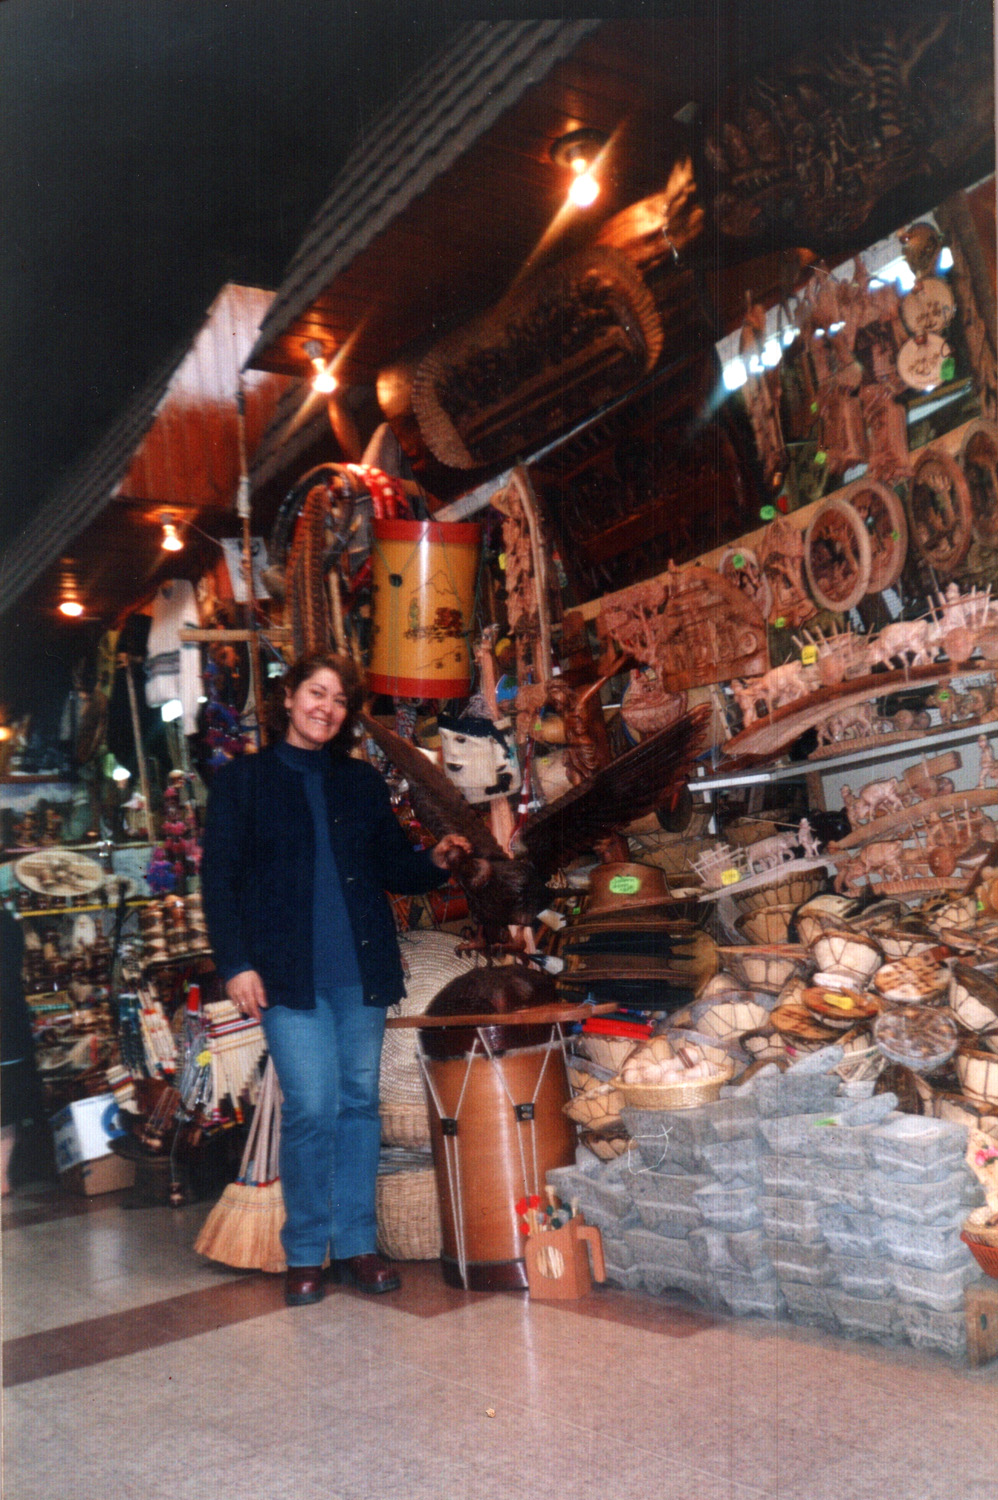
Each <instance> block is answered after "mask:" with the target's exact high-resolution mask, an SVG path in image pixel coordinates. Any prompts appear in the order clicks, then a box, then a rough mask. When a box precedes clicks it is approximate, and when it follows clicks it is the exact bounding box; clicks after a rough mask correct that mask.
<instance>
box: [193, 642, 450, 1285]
mask: <svg viewBox="0 0 998 1500" xmlns="http://www.w3.org/2000/svg"><path fill="white" fill-rule="evenodd" d="M282 686H283V712H282V713H281V714H280V718H281V719H283V738H282V739H280V740H279V741H278V742H277V743H273V744H272V745H271V746H269V747H268V748H267V749H266V750H263V751H261V752H260V754H258V755H246V756H242V757H239V758H238V759H236V760H233V761H230V762H229V764H228V765H226V766H223V767H222V768H221V769H220V770H219V771H218V772H217V773H216V775H215V777H214V780H213V782H212V786H211V794H210V796H209V799H208V811H207V819H206V827H205V847H204V864H203V871H202V887H203V895H204V908H205V914H206V917H207V921H208V930H209V933H210V935H211V941H212V947H213V949H214V954H215V962H216V966H217V968H218V971H219V973H220V975H221V978H222V980H223V981H224V983H225V989H226V993H227V995H228V996H229V998H230V999H231V1000H232V1002H233V1003H234V1004H235V1005H236V1006H238V1008H239V1009H240V1010H241V1011H242V1012H243V1014H244V1015H247V1016H252V1017H253V1019H254V1020H258V1021H259V1022H260V1024H261V1025H262V1027H263V1030H264V1034H265V1036H266V1039H267V1045H268V1047H269V1049H270V1053H271V1056H272V1057H273V1059H274V1066H275V1068H276V1069H277V1077H278V1080H279V1081H280V1085H281V1090H282V1093H283V1095H284V1107H283V1115H282V1123H281V1183H282V1187H283V1191H284V1205H285V1209H286V1212H287V1220H286V1223H285V1226H284V1229H283V1231H282V1236H281V1238H282V1243H283V1246H284V1251H285V1255H286V1258H287V1265H288V1270H287V1274H286V1280H285V1298H286V1301H287V1302H288V1304H289V1305H290V1306H301V1305H303V1304H305V1303H310V1302H318V1301H319V1300H320V1299H321V1297H322V1288H323V1281H322V1267H323V1263H324V1261H325V1259H326V1256H327V1254H328V1255H330V1256H331V1258H332V1260H331V1270H332V1274H333V1277H334V1279H336V1280H338V1281H345V1282H348V1283H350V1284H351V1285H354V1286H357V1287H359V1288H360V1289H361V1290H362V1291H365V1292H388V1291H394V1290H395V1289H396V1288H397V1287H398V1286H399V1284H400V1283H399V1278H398V1277H397V1276H396V1275H395V1274H394V1272H393V1271H392V1270H391V1269H390V1268H389V1266H387V1265H386V1263H385V1262H384V1261H383V1260H382V1258H381V1257H380V1256H379V1255H377V1254H376V1253H375V1238H376V1227H377V1226H376V1218H375V1208H374V1190H375V1179H376V1176H377V1167H378V1154H379V1148H380V1119H379V1115H378V1074H379V1067H380V1060H381V1043H382V1037H383V1035H384V1026H385V1008H386V1006H389V1005H392V1004H393V1003H394V1002H395V1001H397V1000H398V999H400V998H401V996H402V994H403V993H404V984H403V976H402V964H401V959H400V957H399V951H398V943H397V941H396V935H395V923H394V920H393V917H392V913H391V908H390V906H389V904H388V900H387V897H386V896H385V892H386V891H393V892H397V893H400V894H402V893H404V894H410V895H415V894H417V893H418V892H420V891H426V890H429V889H431V888H432V887H433V886H436V885H439V884H441V883H442V881H443V880H444V879H445V878H446V866H447V859H448V855H452V856H453V854H454V853H455V852H457V851H459V850H463V851H465V852H470V846H469V844H468V841H467V840H466V839H464V838H462V837H461V836H460V835H457V834H448V835H447V836H446V837H445V838H443V839H441V841H440V842H439V843H438V844H437V845H436V846H435V847H434V849H433V850H432V851H431V852H429V853H424V852H421V851H418V850H416V849H415V848H414V847H413V846H412V844H410V842H409V840H408V839H407V838H406V836H405V834H404V833H403V831H402V829H401V827H400V826H399V824H398V822H397V820H396V818H395V816H394V814H393V812H392V808H391V803H390V801H389V797H388V789H387V787H386V785H385V782H384V780H383V779H382V777H381V776H380V775H379V774H378V772H377V771H376V770H375V769H374V768H373V767H372V766H369V765H367V764H366V763H364V762H363V761H358V760H354V759H352V758H351V757H350V756H349V754H348V751H349V748H350V744H351V734H352V728H353V722H354V718H355V715H356V713H357V710H358V709H359V707H360V703H361V695H362V689H361V683H360V679H359V677H358V674H357V671H356V669H355V667H354V666H353V663H352V662H350V661H349V660H348V659H346V658H344V657H340V656H336V655H333V654H332V653H330V652H324V651H321V652H316V653H313V654H312V655H309V656H306V657H304V658H303V659H302V660H300V661H298V662H296V663H295V665H294V666H293V667H292V668H291V670H290V671H289V672H288V674H287V676H286V677H285V678H284V681H283V684H282Z"/></svg>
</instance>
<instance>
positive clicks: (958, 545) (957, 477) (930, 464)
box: [908, 444, 973, 576]
mask: <svg viewBox="0 0 998 1500" xmlns="http://www.w3.org/2000/svg"><path fill="white" fill-rule="evenodd" d="M908 520H909V527H910V530H911V535H912V537H913V539H914V542H915V546H916V547H917V548H918V550H919V552H920V553H921V554H922V556H923V557H924V558H925V561H926V562H927V563H929V564H930V565H931V566H932V567H933V568H935V570H936V572H937V573H941V574H943V575H944V576H948V575H949V574H951V573H954V572H955V571H956V569H957V568H958V567H959V566H960V564H961V563H962V562H963V559H964V558H965V557H966V555H967V552H968V551H969V549H970V543H971V539H972V537H973V507H972V505H971V499H970V487H969V486H968V484H967V481H966V479H965V478H964V474H963V470H962V469H961V468H960V466H959V465H958V464H957V463H955V462H954V460H953V459H952V458H950V456H949V454H948V453H944V452H943V450H942V449H941V448H936V447H934V446H932V445H931V444H930V445H929V447H927V448H923V449H922V450H921V452H920V453H919V454H917V456H916V458H915V471H914V473H913V475H912V478H911V486H910V489H909V492H908Z"/></svg>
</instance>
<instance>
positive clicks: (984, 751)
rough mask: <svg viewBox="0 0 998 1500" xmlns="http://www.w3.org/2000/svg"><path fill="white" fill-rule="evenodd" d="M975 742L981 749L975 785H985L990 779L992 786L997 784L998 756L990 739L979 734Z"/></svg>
mask: <svg viewBox="0 0 998 1500" xmlns="http://www.w3.org/2000/svg"><path fill="white" fill-rule="evenodd" d="M977 743H978V745H979V746H980V750H981V768H980V771H979V773H978V776H977V785H978V786H979V787H985V786H987V784H988V782H989V781H990V782H991V784H992V785H993V786H998V756H996V755H995V752H994V750H993V749H992V747H991V741H990V740H989V739H988V738H987V736H986V735H983V734H979V735H978V736H977Z"/></svg>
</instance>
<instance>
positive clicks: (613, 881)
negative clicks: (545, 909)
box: [583, 860, 674, 920]
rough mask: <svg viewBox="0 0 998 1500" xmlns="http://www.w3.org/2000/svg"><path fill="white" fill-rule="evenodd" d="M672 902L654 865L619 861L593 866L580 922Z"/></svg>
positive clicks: (670, 895)
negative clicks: (586, 899)
mask: <svg viewBox="0 0 998 1500" xmlns="http://www.w3.org/2000/svg"><path fill="white" fill-rule="evenodd" d="M673 900H674V897H673V895H672V892H671V891H670V889H669V882H668V880H667V879H666V876H665V871H664V870H660V869H659V868H658V866H657V865H636V864H627V863H625V862H624V861H622V860H621V861H619V862H613V863H611V864H606V865H595V866H594V867H593V869H592V870H591V871H590V874H589V900H588V901H587V902H586V907H585V911H584V912H583V920H584V919H585V918H586V917H595V916H600V915H602V914H603V913H604V912H611V913H612V912H625V911H637V910H640V909H641V908H643V907H649V906H669V905H671V904H672V902H673Z"/></svg>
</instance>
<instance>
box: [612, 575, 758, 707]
mask: <svg viewBox="0 0 998 1500" xmlns="http://www.w3.org/2000/svg"><path fill="white" fill-rule="evenodd" d="M602 616H603V628H604V629H605V631H606V633H607V634H608V635H612V636H613V638H614V640H616V641H617V642H618V644H619V645H620V647H621V648H622V649H623V650H624V651H626V652H628V653H629V654H630V655H631V656H633V657H634V659H635V660H636V661H638V662H641V663H642V664H644V665H648V666H652V667H654V668H655V670H656V672H657V674H658V678H659V681H660V683H661V685H662V687H663V689H665V691H667V692H675V693H679V692H684V691H686V690H687V689H688V688H693V687H702V686H704V685H706V684H707V683H711V682H724V681H727V680H729V679H730V678H732V677H749V676H759V675H761V674H762V673H763V672H765V670H766V669H767V667H768V666H769V656H768V650H767V644H766V627H765V622H764V621H763V619H762V617H761V615H760V614H759V611H758V610H757V609H756V608H755V606H754V605H753V604H752V601H751V600H750V599H747V598H746V597H745V595H744V594H743V593H742V592H741V590H740V589H738V588H736V587H735V585H734V584H732V583H729V582H728V580H727V579H726V578H723V577H722V576H721V574H720V573H717V572H715V571H714V570H713V569H711V568H702V567H690V568H670V569H669V571H668V573H667V575H666V577H665V580H664V581H663V579H661V578H659V579H652V580H650V581H649V582H648V583H643V584H636V585H635V586H634V587H633V588H630V589H623V590H621V592H620V593H618V594H611V595H609V596H607V598H605V599H604V600H603V602H602Z"/></svg>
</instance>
